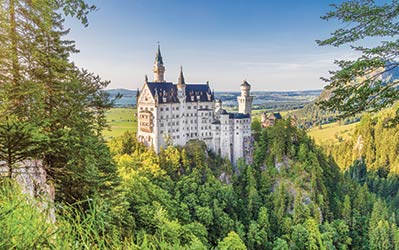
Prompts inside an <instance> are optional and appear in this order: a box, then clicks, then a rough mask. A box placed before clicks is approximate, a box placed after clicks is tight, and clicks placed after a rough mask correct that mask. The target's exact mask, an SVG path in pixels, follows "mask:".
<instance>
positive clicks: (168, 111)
mask: <svg viewBox="0 0 399 250" xmlns="http://www.w3.org/2000/svg"><path fill="white" fill-rule="evenodd" d="M153 72H154V81H153V82H149V81H148V79H147V77H146V79H145V83H144V86H143V87H142V88H141V90H138V92H137V117H138V130H137V131H138V132H137V138H138V140H139V141H140V142H142V143H144V144H145V145H146V146H149V147H153V148H154V150H155V152H157V153H158V152H159V151H160V150H161V148H165V147H166V146H167V145H181V146H183V145H185V144H186V143H187V142H188V141H189V140H193V139H198V140H201V141H204V142H205V143H206V145H207V147H208V149H210V150H213V151H214V152H215V153H217V154H220V155H221V156H222V157H225V158H227V159H229V160H230V161H231V162H232V163H233V165H236V163H237V161H238V160H239V159H240V158H242V159H244V160H245V161H246V162H247V163H252V151H253V150H252V148H253V146H252V145H253V138H252V134H251V110H252V101H253V96H251V95H250V90H251V86H250V84H249V83H248V82H247V81H244V82H243V83H242V84H241V95H240V96H239V97H238V98H237V101H238V110H239V112H238V113H228V112H227V111H226V110H225V109H223V105H222V102H221V101H220V100H215V96H214V93H213V92H212V91H211V89H210V86H209V83H208V82H207V83H204V84H188V83H186V82H185V79H184V75H183V70H182V69H181V70H180V74H179V78H178V82H177V84H174V83H172V82H166V81H165V80H164V79H165V78H164V73H165V67H164V65H163V59H162V56H161V51H160V48H159V46H158V51H157V54H156V57H155V63H154V68H153Z"/></svg>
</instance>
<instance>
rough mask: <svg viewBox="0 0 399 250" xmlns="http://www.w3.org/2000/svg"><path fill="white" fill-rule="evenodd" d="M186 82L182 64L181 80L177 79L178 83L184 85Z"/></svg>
mask: <svg viewBox="0 0 399 250" xmlns="http://www.w3.org/2000/svg"><path fill="white" fill-rule="evenodd" d="M184 84H186V82H185V81H184V75H183V66H180V74H179V80H178V81H177V85H184Z"/></svg>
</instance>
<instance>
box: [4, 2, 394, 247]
mask: <svg viewBox="0 0 399 250" xmlns="http://www.w3.org/2000/svg"><path fill="white" fill-rule="evenodd" d="M95 9H96V7H95V6H92V5H89V4H87V3H86V2H84V1H83V0H57V1H49V0H35V1H31V0H0V114H1V115H0V169H1V170H2V171H1V178H0V232H1V233H0V249H198V250H199V249H216V250H228V249H236V250H239V249H251V250H252V249H254V250H258V249H271V250H288V249H298V250H303V249H309V250H316V249H325V250H334V249H335V250H338V249H339V250H345V249H354V250H357V249H359V250H360V249H362V250H368V249H370V250H383V249H399V228H398V219H399V217H398V213H397V207H398V206H399V193H398V191H399V178H398V174H399V161H398V149H399V125H398V123H397V121H396V119H397V113H396V110H397V108H398V107H397V106H393V107H389V108H386V109H383V108H385V107H381V111H379V110H376V111H375V112H367V113H363V115H362V118H361V120H360V122H359V124H358V125H357V127H356V129H355V131H356V132H355V133H354V134H353V135H352V137H351V138H350V139H349V140H345V141H343V142H341V143H339V144H326V145H323V146H322V147H321V146H317V145H316V144H315V142H314V141H313V140H312V139H311V138H310V137H309V136H308V135H307V134H306V131H305V130H304V129H302V128H298V127H296V126H293V125H292V124H291V121H290V120H279V121H277V122H276V124H275V126H272V127H268V128H262V127H261V126H260V124H259V121H258V120H254V122H253V126H252V129H253V136H254V139H255V144H254V162H253V164H245V162H244V161H241V162H239V163H238V164H237V166H232V164H231V163H230V162H229V161H228V160H226V159H223V158H221V157H220V156H218V155H216V154H214V153H213V152H211V151H209V150H208V149H207V147H206V145H205V144H204V143H203V142H201V141H198V140H192V141H190V142H189V143H188V144H187V145H185V146H184V147H179V146H172V145H169V146H168V147H166V148H164V149H162V150H161V152H160V153H159V154H156V153H155V152H154V151H153V150H152V149H151V148H147V147H145V146H144V145H142V144H141V143H139V142H137V140H136V135H135V133H133V132H125V133H124V134H123V135H122V136H119V137H115V138H112V139H110V140H108V141H107V140H105V139H104V136H103V131H104V130H105V129H107V126H108V125H107V122H106V119H105V113H106V111H107V110H109V109H110V108H111V107H112V106H113V100H110V99H109V96H108V95H107V93H106V92H104V91H103V89H104V88H105V87H106V86H108V84H109V82H108V81H104V80H102V79H101V77H100V76H98V75H96V74H94V73H91V72H89V71H87V70H85V69H80V68H78V67H77V66H76V65H75V64H74V62H73V61H72V60H71V54H74V53H77V52H78V50H77V49H76V46H75V43H74V41H70V40H66V39H65V36H66V34H67V33H68V31H69V30H68V29H67V28H65V27H64V18H65V17H70V18H75V19H77V20H79V21H80V22H81V23H82V25H83V26H87V25H88V15H89V14H90V12H91V11H93V10H95ZM357 72H358V71H357ZM367 93H368V92H367ZM385 98H387V96H385ZM380 104H381V103H380V102H377V103H375V105H380ZM328 105H329V104H328V103H327V106H328ZM368 111H370V110H368ZM377 111H378V112H377ZM317 112H318V111H316V113H317ZM319 118H320V117H319V116H317V119H319ZM322 119H325V118H324V117H323V118H322ZM359 119H360V118H359ZM319 120H320V119H319ZM319 122H320V121H319ZM33 160H38V161H40V162H41V165H42V167H43V169H44V171H45V173H46V175H47V180H48V184H49V185H50V186H51V187H52V188H53V190H54V197H53V199H48V198H49V197H48V196H46V195H45V194H40V193H39V194H35V195H34V196H29V195H28V194H26V193H24V192H23V191H22V189H21V187H20V185H19V184H18V183H17V182H16V181H15V178H16V175H17V173H18V170H19V169H18V168H28V166H27V165H26V166H24V165H21V162H23V163H24V162H25V163H26V162H30V161H33ZM4 170H6V171H4ZM50 189H51V188H50ZM51 211H53V212H54V217H51V216H50V213H51Z"/></svg>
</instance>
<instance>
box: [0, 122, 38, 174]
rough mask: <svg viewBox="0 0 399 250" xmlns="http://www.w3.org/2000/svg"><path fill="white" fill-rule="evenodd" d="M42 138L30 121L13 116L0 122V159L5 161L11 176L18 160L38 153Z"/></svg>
mask: <svg viewBox="0 0 399 250" xmlns="http://www.w3.org/2000/svg"><path fill="white" fill-rule="evenodd" d="M42 139H43V138H41V136H40V134H39V133H38V131H37V129H36V128H35V127H33V126H32V125H31V124H29V123H26V122H25V123H24V122H18V121H15V120H13V119H12V118H9V119H7V120H6V121H5V122H3V123H0V161H5V163H6V166H7V168H8V174H7V176H8V177H9V178H11V177H12V173H13V171H14V168H15V167H16V164H17V163H18V162H21V161H23V160H25V159H28V158H30V157H34V156H35V155H36V154H37V153H38V150H39V149H40V144H41V142H42Z"/></svg>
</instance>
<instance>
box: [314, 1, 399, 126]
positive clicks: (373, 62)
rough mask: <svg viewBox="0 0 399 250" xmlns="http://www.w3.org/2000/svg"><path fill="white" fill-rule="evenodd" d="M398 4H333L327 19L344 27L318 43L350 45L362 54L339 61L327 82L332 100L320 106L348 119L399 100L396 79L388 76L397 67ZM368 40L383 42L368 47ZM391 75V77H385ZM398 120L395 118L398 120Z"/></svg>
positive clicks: (327, 100) (367, 2) (360, 2)
mask: <svg viewBox="0 0 399 250" xmlns="http://www.w3.org/2000/svg"><path fill="white" fill-rule="evenodd" d="M398 6H399V4H398V2H397V1H388V2H383V3H376V2H375V1H357V0H348V1H344V2H342V3H340V4H333V5H332V10H331V11H330V12H328V13H327V14H326V15H325V16H324V17H322V18H323V19H325V20H337V21H339V22H341V24H342V27H340V28H338V29H337V30H336V31H335V32H333V33H332V35H331V37H329V38H327V39H325V40H323V41H317V43H318V44H319V45H322V46H324V45H332V46H335V47H338V46H342V45H346V44H348V45H351V48H352V49H353V50H354V51H356V52H357V53H360V56H359V57H358V58H357V59H356V60H337V61H336V62H335V63H336V64H337V66H338V67H339V69H338V70H336V71H331V74H332V76H331V77H330V78H328V79H325V80H326V82H327V83H328V86H327V87H326V88H327V89H328V90H331V92H332V95H331V96H330V98H328V99H325V100H322V101H321V102H320V104H321V105H322V106H323V107H324V108H326V109H328V110H331V111H336V110H338V111H341V112H342V113H341V116H342V117H348V116H351V115H353V114H357V113H360V112H363V111H371V112H374V111H378V110H381V109H382V108H384V107H389V106H391V105H392V104H393V103H395V102H396V101H397V100H398V91H399V90H398V88H397V84H398V80H397V77H392V78H391V77H390V76H389V74H390V72H392V70H394V69H395V68H397V66H398V63H397V62H395V60H396V59H397V56H396V55H397V48H398V45H399V41H398V40H395V39H388V40H387V39H386V38H387V37H390V38H394V37H395V36H397V35H398V34H399V28H398V16H399V11H398V9H399V8H398ZM365 39H373V41H375V40H377V41H380V44H378V45H376V46H374V47H365V46H362V45H361V42H362V41H364V40H365ZM386 75H388V77H387V76H386ZM395 120H396V119H395Z"/></svg>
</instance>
